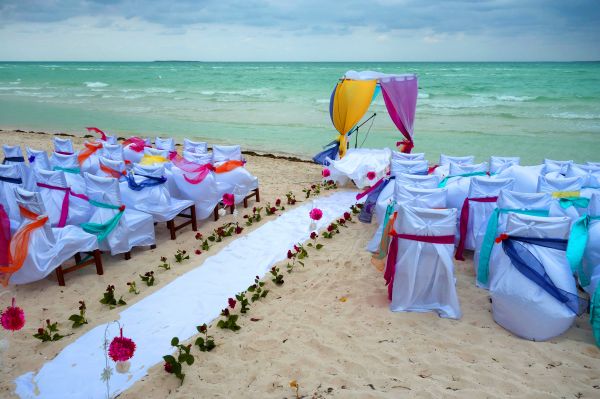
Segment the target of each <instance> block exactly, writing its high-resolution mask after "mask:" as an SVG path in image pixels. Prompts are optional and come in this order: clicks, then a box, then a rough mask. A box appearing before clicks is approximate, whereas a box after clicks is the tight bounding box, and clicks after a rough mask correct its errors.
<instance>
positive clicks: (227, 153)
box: [212, 145, 242, 163]
mask: <svg viewBox="0 0 600 399" xmlns="http://www.w3.org/2000/svg"><path fill="white" fill-rule="evenodd" d="M241 160H242V148H241V146H239V145H213V159H212V161H213V163H217V162H225V161H241Z"/></svg>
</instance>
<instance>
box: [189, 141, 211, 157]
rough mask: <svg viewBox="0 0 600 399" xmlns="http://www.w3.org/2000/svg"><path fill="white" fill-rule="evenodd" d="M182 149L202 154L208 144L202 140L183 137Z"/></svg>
mask: <svg viewBox="0 0 600 399" xmlns="http://www.w3.org/2000/svg"><path fill="white" fill-rule="evenodd" d="M183 151H188V152H193V153H197V154H203V153H207V152H208V144H207V143H206V142H204V141H192V140H190V139H183Z"/></svg>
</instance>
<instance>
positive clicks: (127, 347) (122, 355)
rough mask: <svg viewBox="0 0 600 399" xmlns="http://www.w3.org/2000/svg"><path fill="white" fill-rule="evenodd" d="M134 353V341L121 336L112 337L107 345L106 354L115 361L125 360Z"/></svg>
mask: <svg viewBox="0 0 600 399" xmlns="http://www.w3.org/2000/svg"><path fill="white" fill-rule="evenodd" d="M134 353H135V342H133V341H132V340H131V339H129V338H126V337H124V336H123V329H121V336H119V337H114V338H113V340H112V342H111V343H110V346H109V347H108V356H110V358H111V359H112V360H113V361H115V362H125V361H127V360H129V359H131V358H132V357H133V354H134Z"/></svg>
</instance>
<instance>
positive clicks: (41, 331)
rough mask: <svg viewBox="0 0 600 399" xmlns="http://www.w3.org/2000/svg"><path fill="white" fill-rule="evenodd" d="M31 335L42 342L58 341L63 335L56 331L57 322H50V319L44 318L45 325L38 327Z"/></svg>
mask: <svg viewBox="0 0 600 399" xmlns="http://www.w3.org/2000/svg"><path fill="white" fill-rule="evenodd" d="M33 336H34V337H35V338H37V339H39V340H40V341H42V342H48V341H58V340H59V339H62V338H64V335H60V334H59V333H58V322H54V323H51V322H50V319H46V326H42V327H40V328H38V330H37V333H35V334H33Z"/></svg>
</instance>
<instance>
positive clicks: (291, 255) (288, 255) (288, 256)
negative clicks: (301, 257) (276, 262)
mask: <svg viewBox="0 0 600 399" xmlns="http://www.w3.org/2000/svg"><path fill="white" fill-rule="evenodd" d="M293 257H294V254H293V253H292V251H290V250H288V253H287V258H288V259H292V258H293Z"/></svg>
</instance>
